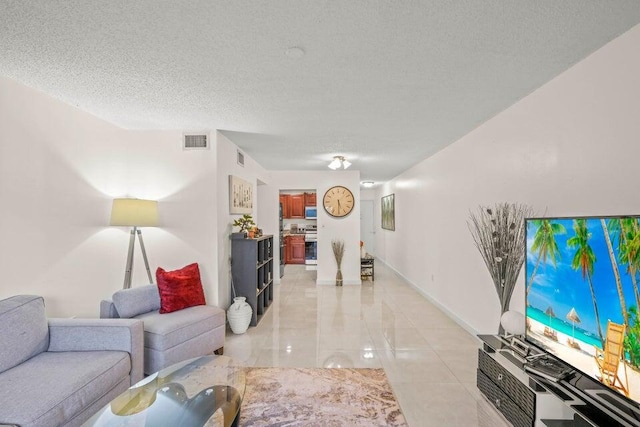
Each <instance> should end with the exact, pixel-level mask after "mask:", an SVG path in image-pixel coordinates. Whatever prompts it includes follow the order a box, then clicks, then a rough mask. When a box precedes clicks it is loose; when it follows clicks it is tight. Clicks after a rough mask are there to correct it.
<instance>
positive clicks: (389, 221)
mask: <svg viewBox="0 0 640 427" xmlns="http://www.w3.org/2000/svg"><path fill="white" fill-rule="evenodd" d="M381 218H382V228H384V229H385V230H391V231H395V229H396V207H395V194H389V195H388V196H384V197H383V198H382V215H381Z"/></svg>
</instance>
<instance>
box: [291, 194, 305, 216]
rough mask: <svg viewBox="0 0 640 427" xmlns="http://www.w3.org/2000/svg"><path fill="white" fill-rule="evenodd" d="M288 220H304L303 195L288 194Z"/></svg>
mask: <svg viewBox="0 0 640 427" xmlns="http://www.w3.org/2000/svg"><path fill="white" fill-rule="evenodd" d="M289 201H290V205H289V206H290V211H289V218H304V194H302V193H301V194H290V195H289Z"/></svg>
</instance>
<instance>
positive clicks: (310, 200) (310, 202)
mask: <svg viewBox="0 0 640 427" xmlns="http://www.w3.org/2000/svg"><path fill="white" fill-rule="evenodd" d="M304 205H305V206H315V205H316V193H304Z"/></svg>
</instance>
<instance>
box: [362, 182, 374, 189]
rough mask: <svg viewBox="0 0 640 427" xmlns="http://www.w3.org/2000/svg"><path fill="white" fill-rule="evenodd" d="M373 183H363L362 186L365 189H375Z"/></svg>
mask: <svg viewBox="0 0 640 427" xmlns="http://www.w3.org/2000/svg"><path fill="white" fill-rule="evenodd" d="M373 184H374V183H373V181H362V186H363V187H365V188H371V187H373Z"/></svg>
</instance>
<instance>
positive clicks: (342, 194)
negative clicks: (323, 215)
mask: <svg viewBox="0 0 640 427" xmlns="http://www.w3.org/2000/svg"><path fill="white" fill-rule="evenodd" d="M322 205H323V206H324V210H325V211H327V213H328V214H329V215H331V216H333V217H336V218H343V217H345V216H347V215H349V214H350V213H351V211H352V210H353V206H354V205H355V200H354V198H353V193H352V192H351V190H349V189H348V188H347V187H343V186H342V185H336V186H334V187H331V188H330V189H328V190H327V192H326V193H324V197H323V198H322Z"/></svg>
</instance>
